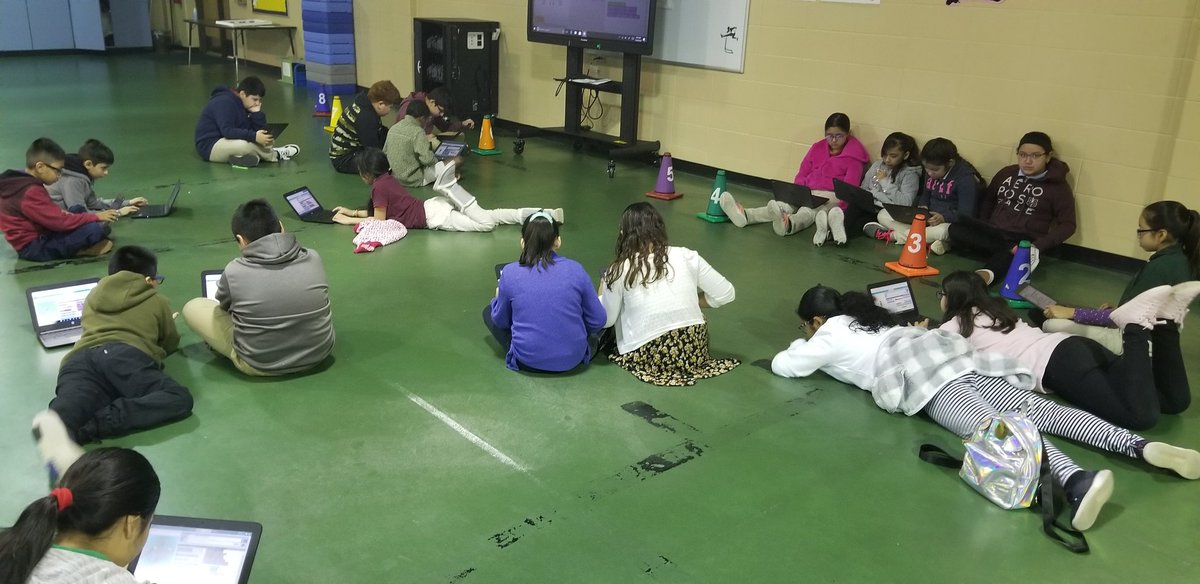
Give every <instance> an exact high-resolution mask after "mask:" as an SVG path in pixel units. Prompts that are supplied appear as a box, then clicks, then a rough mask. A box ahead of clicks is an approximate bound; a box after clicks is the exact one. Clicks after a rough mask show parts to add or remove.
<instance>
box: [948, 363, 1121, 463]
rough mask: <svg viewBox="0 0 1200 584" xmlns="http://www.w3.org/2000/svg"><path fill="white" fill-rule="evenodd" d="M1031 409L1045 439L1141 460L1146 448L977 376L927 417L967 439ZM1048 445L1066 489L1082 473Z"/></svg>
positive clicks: (1090, 419)
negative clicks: (999, 418)
mask: <svg viewBox="0 0 1200 584" xmlns="http://www.w3.org/2000/svg"><path fill="white" fill-rule="evenodd" d="M1026 404H1028V406H1027V411H1026V413H1027V415H1028V417H1029V419H1030V421H1032V422H1033V423H1034V425H1036V426H1037V427H1038V430H1041V432H1042V434H1051V435H1054V436H1061V437H1063V438H1070V439H1071V440H1074V441H1076V442H1082V443H1084V444H1088V445H1090V446H1095V447H1097V448H1100V449H1103V450H1107V451H1109V452H1116V453H1118V454H1124V455H1126V456H1129V457H1132V458H1138V449H1137V446H1138V444H1139V443H1142V442H1144V440H1143V439H1142V437H1141V436H1138V435H1137V434H1134V433H1133V432H1130V431H1129V430H1126V429H1125V428H1121V427H1119V426H1114V425H1112V424H1110V423H1108V422H1105V421H1104V420H1101V419H1100V418H1098V417H1096V416H1094V415H1092V414H1089V413H1087V412H1085V411H1082V410H1077V409H1075V408H1072V407H1069V406H1064V405H1061V404H1059V403H1057V402H1054V401H1052V400H1048V399H1046V398H1044V397H1042V396H1040V395H1038V394H1036V393H1032V392H1029V391H1023V390H1020V389H1017V388H1016V387H1013V386H1012V384H1010V383H1008V382H1007V381H1005V380H1004V379H1002V378H999V377H985V376H983V375H979V374H976V373H969V374H967V375H964V376H962V377H959V378H958V379H955V380H954V381H952V382H950V384H949V385H947V386H946V387H945V388H943V389H942V390H941V391H939V392H938V393H937V395H935V396H933V399H931V400H929V404H927V405H926V406H925V410H924V411H925V413H927V414H928V415H929V417H930V418H933V421H935V422H937V423H938V424H940V425H941V426H942V427H943V428H945V429H947V430H950V431H951V432H954V433H955V434H958V435H959V436H961V437H963V438H966V437H967V436H970V435H971V434H972V433H973V432H975V429H976V428H978V427H979V424H980V423H982V422H983V421H984V420H986V419H988V418H991V417H992V416H995V415H996V414H997V413H999V412H1014V411H1017V410H1019V409H1020V408H1021V406H1022V405H1026ZM1043 441H1044V442H1045V444H1046V457H1047V458H1048V459H1049V461H1050V473H1051V474H1052V475H1054V479H1055V480H1057V481H1058V484H1060V485H1065V484H1067V479H1068V478H1070V476H1071V475H1072V474H1075V472H1076V471H1079V470H1082V469H1081V468H1080V467H1079V465H1077V464H1075V461H1073V460H1071V458H1070V457H1068V456H1067V455H1066V454H1063V453H1062V451H1060V450H1059V449H1058V447H1056V446H1055V445H1054V444H1053V443H1051V442H1050V440H1048V439H1045V438H1043Z"/></svg>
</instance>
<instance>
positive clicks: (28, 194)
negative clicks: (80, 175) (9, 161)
mask: <svg viewBox="0 0 1200 584" xmlns="http://www.w3.org/2000/svg"><path fill="white" fill-rule="evenodd" d="M66 158H67V153H66V152H63V149H62V146H59V145H58V144H57V143H55V142H54V140H51V139H49V138H38V139H37V140H34V141H33V144H32V145H31V146H30V147H29V150H26V151H25V170H24V172H22V171H19V170H8V171H5V172H4V174H0V230H3V231H4V239H5V241H7V242H8V244H9V245H11V246H12V247H13V249H15V250H17V256H18V257H20V258H21V259H23V260H30V261H35V262H44V261H49V260H57V259H63V258H71V257H76V256H97V255H103V254H106V253H108V252H109V251H111V250H112V246H113V244H112V241H110V240H109V239H108V233H109V228H108V225H107V223H111V222H113V221H116V220H117V211H114V210H111V209H109V210H107V211H100V212H97V213H79V214H71V213H67V212H66V211H63V210H62V209H59V208H58V206H57V205H55V204H54V201H52V200H50V194H49V193H48V192H46V185H52V184H54V183H55V182H57V181H58V179H59V177H60V176H62V173H63V165H64V164H66Z"/></svg>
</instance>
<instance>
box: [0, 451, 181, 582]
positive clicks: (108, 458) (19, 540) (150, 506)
mask: <svg viewBox="0 0 1200 584" xmlns="http://www.w3.org/2000/svg"><path fill="white" fill-rule="evenodd" d="M59 485H60V487H61V488H59V489H55V490H54V492H53V493H52V494H50V495H47V496H45V497H42V498H40V499H38V500H36V501H34V502H33V503H31V504H30V505H29V506H28V507H26V508H25V510H24V511H22V512H21V516H20V517H18V518H17V522H16V523H15V524H13V526H12V527H10V528H9V529H6V530H4V531H3V532H0V584H24V583H25V582H26V581H28V580H29V577H30V575H31V574H33V570H34V568H35V567H37V564H38V562H40V561H41V560H42V557H43V556H45V555H46V552H47V551H48V550H49V549H50V545H51V544H52V543H53V542H54V537H55V534H57V533H72V532H73V533H80V534H83V535H86V536H92V537H96V536H99V535H100V534H102V533H104V532H105V531H107V530H108V529H110V528H111V527H112V526H113V525H115V524H116V523H117V522H118V521H120V520H121V519H122V518H124V517H128V516H130V515H134V516H138V517H142V518H143V519H145V520H146V525H147V526H148V525H149V519H150V517H151V516H153V515H154V510H155V508H157V507H158V497H159V494H160V485H159V481H158V475H157V474H155V472H154V468H153V467H152V466H150V462H149V461H148V460H146V458H145V457H143V456H142V455H141V454H138V453H137V452H134V451H133V450H129V449H126V448H97V449H96V450H92V451H91V452H88V453H86V454H84V455H83V456H81V457H79V460H76V461H75V463H74V464H72V465H71V467H70V468H69V469H67V472H66V474H64V475H63V477H62V480H61V481H59Z"/></svg>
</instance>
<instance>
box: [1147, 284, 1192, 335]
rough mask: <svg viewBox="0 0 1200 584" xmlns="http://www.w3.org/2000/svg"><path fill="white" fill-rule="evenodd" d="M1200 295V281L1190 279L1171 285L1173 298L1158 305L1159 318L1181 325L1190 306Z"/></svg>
mask: <svg viewBox="0 0 1200 584" xmlns="http://www.w3.org/2000/svg"><path fill="white" fill-rule="evenodd" d="M1197 296H1200V281H1196V280H1190V281H1187V282H1184V283H1182V284H1176V285H1174V286H1172V287H1171V298H1170V299H1168V300H1167V301H1166V302H1163V304H1162V306H1159V307H1158V314H1157V315H1156V316H1157V317H1158V319H1159V320H1170V321H1174V322H1176V323H1179V324H1180V325H1182V324H1183V319H1184V318H1185V317H1186V316H1187V313H1188V307H1189V306H1191V304H1192V301H1193V300H1195V299H1196V297H1197Z"/></svg>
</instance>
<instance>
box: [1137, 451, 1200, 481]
mask: <svg viewBox="0 0 1200 584" xmlns="http://www.w3.org/2000/svg"><path fill="white" fill-rule="evenodd" d="M1142 460H1144V461H1146V462H1147V463H1148V464H1150V465H1151V466H1156V467H1158V468H1165V469H1167V470H1170V471H1173V472H1174V473H1175V474H1177V475H1179V476H1181V477H1183V478H1185V479H1189V480H1193V481H1194V480H1196V479H1200V452H1196V451H1195V450H1191V449H1189V448H1179V447H1178V446H1171V445H1170V444H1167V443H1165V442H1151V443H1149V444H1147V445H1146V446H1145V447H1143V448H1142Z"/></svg>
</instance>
